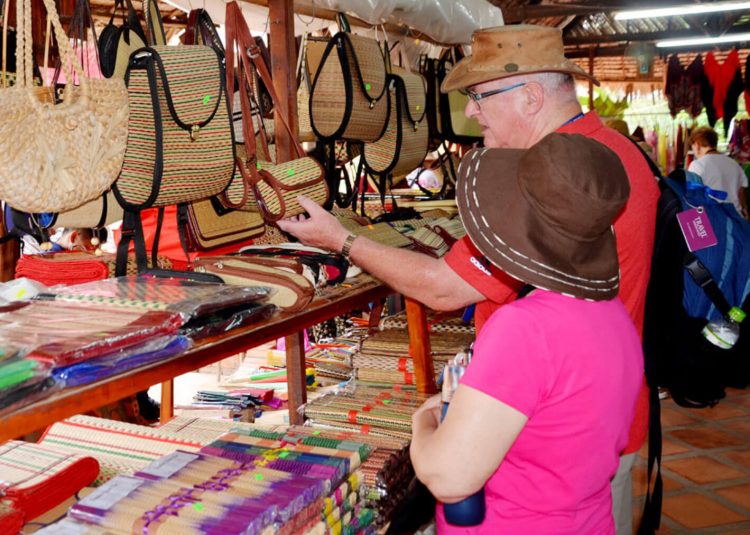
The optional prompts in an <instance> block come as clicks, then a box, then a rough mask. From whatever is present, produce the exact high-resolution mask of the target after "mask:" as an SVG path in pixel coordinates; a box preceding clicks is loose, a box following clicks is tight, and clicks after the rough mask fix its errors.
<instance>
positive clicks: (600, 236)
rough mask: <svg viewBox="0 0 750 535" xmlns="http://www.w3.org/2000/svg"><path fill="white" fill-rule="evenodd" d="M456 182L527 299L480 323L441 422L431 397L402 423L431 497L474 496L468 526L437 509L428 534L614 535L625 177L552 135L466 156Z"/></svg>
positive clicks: (628, 393)
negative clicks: (480, 504)
mask: <svg viewBox="0 0 750 535" xmlns="http://www.w3.org/2000/svg"><path fill="white" fill-rule="evenodd" d="M500 171H501V172H500ZM459 172H460V175H461V176H460V180H459V181H458V190H457V202H458V207H459V211H460V215H461V219H462V221H463V222H464V225H465V226H466V230H467V233H468V235H469V237H470V238H471V240H472V242H473V243H474V245H475V246H476V247H477V248H478V249H479V251H480V252H481V253H482V254H483V255H484V256H485V257H486V258H487V259H488V260H489V261H490V262H492V263H493V264H495V265H496V266H498V267H499V268H500V269H502V270H503V271H504V272H505V273H508V274H509V275H511V276H513V277H514V278H516V279H518V280H519V281H521V282H523V283H526V284H527V285H531V287H533V290H532V291H531V292H530V293H528V294H527V295H526V297H524V298H522V299H519V300H517V301H515V302H513V303H510V304H508V305H506V306H504V307H502V308H500V309H499V310H497V311H496V312H495V313H494V314H493V315H492V316H491V317H490V319H489V320H488V322H487V324H486V325H485V327H484V329H483V330H482V332H481V333H480V335H479V337H478V339H477V342H476V345H475V351H474V358H473V360H472V362H471V364H470V365H469V367H468V369H467V371H466V374H465V375H464V377H463V379H462V380H461V384H460V386H459V387H458V389H457V390H456V392H455V394H454V396H453V399H452V401H451V404H450V409H449V410H448V413H447V415H446V417H445V420H444V421H443V422H442V423H440V397H439V396H435V397H433V398H431V399H430V400H428V401H427V402H426V403H425V404H424V405H423V406H422V407H421V408H420V409H419V410H418V411H417V412H416V413H415V414H414V417H413V439H412V445H411V458H412V461H413V463H414V468H415V470H416V473H417V476H418V477H419V479H420V480H421V481H422V482H423V483H425V484H426V485H427V487H428V488H429V489H430V491H431V492H432V493H433V494H434V495H435V497H436V498H437V499H438V500H439V501H441V502H443V503H453V502H458V501H461V500H463V499H464V498H466V497H468V496H471V495H473V494H475V493H476V492H477V491H479V490H480V489H482V488H484V490H485V504H486V513H485V517H484V521H483V522H482V523H481V524H479V525H477V526H473V527H470V528H467V527H458V526H453V525H451V524H449V523H448V522H446V520H445V517H444V515H443V510H442V506H439V507H438V511H437V523H438V533H441V534H442V533H493V534H495V533H509V534H517V533H519V534H534V535H537V534H545V533H549V534H555V535H561V534H568V533H569V534H576V535H580V534H588V533H591V534H610V533H614V523H613V520H612V506H611V495H610V485H609V482H610V479H611V478H612V476H613V475H614V474H615V471H616V470H617V466H618V461H619V455H620V452H621V451H622V449H623V448H624V447H625V445H626V442H627V438H628V429H629V426H630V423H631V421H632V418H633V413H634V409H635V401H636V396H637V393H638V390H639V388H640V385H641V381H642V377H643V356H642V353H641V344H640V338H639V336H638V333H637V332H636V329H635V327H634V326H633V323H632V320H631V319H630V316H629V315H628V313H627V311H626V310H625V307H624V306H623V304H622V302H621V301H620V300H619V298H617V292H618V288H619V268H618V259H617V252H616V243H615V236H614V231H613V230H612V221H613V220H614V219H615V217H616V216H617V214H618V213H619V212H620V211H621V210H622V208H623V207H624V205H625V203H626V201H627V198H628V194H629V186H628V179H627V175H626V174H625V170H624V169H623V167H622V164H621V162H620V160H619V158H618V157H617V156H616V155H615V153H614V152H612V151H611V150H610V149H608V148H606V147H605V146H604V145H601V144H600V143H598V142H596V141H594V140H591V139H588V138H586V137H584V136H581V135H577V134H573V135H571V134H558V133H553V134H549V135H547V136H546V137H544V138H543V139H542V140H541V141H540V142H539V143H537V144H536V145H534V146H533V147H531V148H530V149H527V150H518V149H477V150H475V151H472V152H471V153H469V154H468V155H467V156H466V157H465V158H464V160H463V162H462V164H461V168H460V171H459Z"/></svg>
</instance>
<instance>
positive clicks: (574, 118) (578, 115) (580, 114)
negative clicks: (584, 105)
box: [560, 112, 583, 126]
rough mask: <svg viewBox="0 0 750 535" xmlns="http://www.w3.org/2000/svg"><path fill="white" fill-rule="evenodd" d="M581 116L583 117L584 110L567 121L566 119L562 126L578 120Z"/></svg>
mask: <svg viewBox="0 0 750 535" xmlns="http://www.w3.org/2000/svg"><path fill="white" fill-rule="evenodd" d="M581 117H583V112H580V113H578V114H576V115H574V116H573V117H571V118H570V119H568V120H567V121H565V122H564V123H563V124H561V125H560V126H565V125H566V124H570V123H574V122H576V121H577V120H578V119H580V118H581Z"/></svg>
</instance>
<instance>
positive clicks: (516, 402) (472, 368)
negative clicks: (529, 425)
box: [461, 304, 550, 418]
mask: <svg viewBox="0 0 750 535" xmlns="http://www.w3.org/2000/svg"><path fill="white" fill-rule="evenodd" d="M512 309H515V310H512ZM541 331H542V329H540V327H539V325H537V324H536V322H535V321H534V318H533V317H532V315H531V314H529V313H528V312H527V311H526V310H523V309H522V308H521V307H518V306H516V305H515V304H510V305H506V306H505V307H503V308H501V309H500V310H498V311H497V312H495V314H493V315H492V317H491V318H490V319H489V321H488V322H487V324H486V325H485V327H484V329H483V330H482V333H481V335H480V336H479V338H478V339H477V341H476V344H475V346H474V356H473V359H472V361H471V364H470V365H469V367H468V369H467V370H466V373H465V374H464V376H463V378H462V379H461V384H464V385H466V386H470V387H472V388H474V389H476V390H479V391H480V392H484V393H485V394H487V395H488V396H490V397H493V398H495V399H497V400H498V401H501V402H503V403H505V404H506V405H509V406H511V407H513V408H514V409H516V410H517V411H519V412H521V413H523V414H524V415H525V416H527V417H529V418H531V416H532V415H533V414H534V412H535V409H536V408H537V406H538V404H539V401H540V400H541V399H542V398H543V397H544V393H545V392H547V389H548V388H547V386H548V385H547V384H546V381H547V379H546V377H549V376H550V374H549V366H550V363H549V362H544V361H545V360H548V359H547V358H546V356H547V354H548V352H547V351H546V350H545V348H544V346H545V339H544V337H543V336H540V332H541Z"/></svg>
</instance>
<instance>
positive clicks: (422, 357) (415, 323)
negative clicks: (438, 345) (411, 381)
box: [406, 297, 437, 394]
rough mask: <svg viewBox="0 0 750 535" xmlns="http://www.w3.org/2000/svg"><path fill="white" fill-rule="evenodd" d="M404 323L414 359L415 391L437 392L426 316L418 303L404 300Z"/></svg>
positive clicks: (422, 307) (421, 305)
mask: <svg viewBox="0 0 750 535" xmlns="http://www.w3.org/2000/svg"><path fill="white" fill-rule="evenodd" d="M406 321H407V323H408V325H409V353H410V354H411V358H412V359H414V375H415V379H416V381H417V391H418V392H422V393H425V394H434V393H435V392H437V387H436V386H435V368H434V366H433V364H432V348H431V347H430V333H429V331H428V330H427V314H426V313H425V309H424V305H423V304H422V303H420V302H419V301H414V300H413V299H410V298H408V297H407V298H406Z"/></svg>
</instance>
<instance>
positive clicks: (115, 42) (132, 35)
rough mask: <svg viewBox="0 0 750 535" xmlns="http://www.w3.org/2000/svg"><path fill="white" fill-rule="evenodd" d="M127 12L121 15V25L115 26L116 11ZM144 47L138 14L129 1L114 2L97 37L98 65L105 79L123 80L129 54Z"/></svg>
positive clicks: (117, 0) (143, 35) (116, 0)
mask: <svg viewBox="0 0 750 535" xmlns="http://www.w3.org/2000/svg"><path fill="white" fill-rule="evenodd" d="M118 8H120V9H123V10H125V11H127V15H125V13H123V14H122V24H121V25H120V26H119V27H118V26H115V23H114V22H115V15H117V9H118ZM144 46H146V35H145V34H144V33H143V28H142V27H141V22H140V20H139V19H138V14H137V13H136V12H135V9H134V8H133V4H132V2H131V1H130V0H115V8H114V10H113V11H112V16H111V17H110V19H109V22H108V23H107V25H106V26H105V27H104V29H103V30H102V33H101V34H100V35H99V65H100V67H101V69H102V74H103V75H104V76H105V77H107V78H112V77H114V78H120V79H122V78H124V77H125V70H126V69H127V67H128V60H129V59H130V54H131V53H133V52H135V51H136V50H138V49H139V48H143V47H144Z"/></svg>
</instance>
